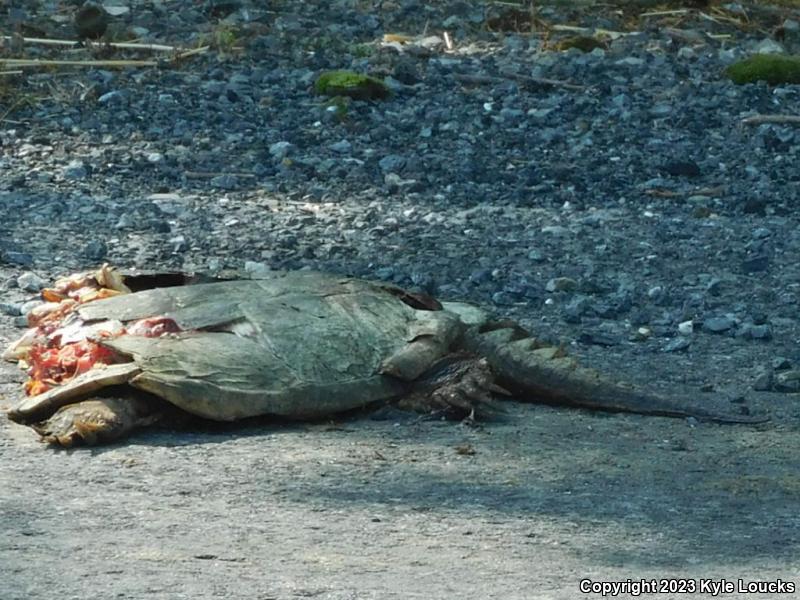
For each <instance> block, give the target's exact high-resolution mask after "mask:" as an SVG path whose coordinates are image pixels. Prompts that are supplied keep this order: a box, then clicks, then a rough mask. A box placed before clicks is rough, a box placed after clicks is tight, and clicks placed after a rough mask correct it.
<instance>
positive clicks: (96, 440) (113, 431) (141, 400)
mask: <svg viewBox="0 0 800 600" xmlns="http://www.w3.org/2000/svg"><path fill="white" fill-rule="evenodd" d="M159 404H160V403H159V402H158V401H157V400H155V399H153V398H150V397H147V396H145V395H143V394H138V393H130V392H127V391H126V392H125V393H123V395H119V396H107V397H94V398H89V399H87V400H83V401H81V402H76V403H75V404H68V405H67V406H64V407H62V408H60V409H59V410H58V411H56V413H55V414H54V415H53V416H51V417H50V418H49V419H47V420H45V421H41V422H39V423H35V424H33V425H31V427H33V429H34V430H36V432H37V433H38V434H39V435H40V436H41V437H42V441H44V442H46V443H48V444H52V445H55V446H61V447H63V448H71V447H73V446H77V445H85V446H94V445H96V444H106V443H109V442H113V441H115V440H118V439H121V438H123V437H125V436H127V435H128V434H129V433H130V432H131V431H133V430H134V429H136V428H138V427H144V426H147V425H151V424H153V423H156V422H157V421H159V420H160V419H161V416H162V413H161V411H160V409H159V406H158V405H159Z"/></svg>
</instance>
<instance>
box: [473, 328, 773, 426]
mask: <svg viewBox="0 0 800 600" xmlns="http://www.w3.org/2000/svg"><path fill="white" fill-rule="evenodd" d="M463 345H464V347H465V348H466V350H467V351H469V352H472V353H474V354H476V355H478V356H483V357H486V359H487V360H488V361H489V364H490V365H491V366H492V369H493V371H494V372H495V374H496V376H497V382H498V384H499V385H500V386H502V387H503V388H505V389H507V390H508V391H509V392H511V394H512V395H513V396H514V397H515V398H518V399H520V400H530V401H532V402H542V403H546V404H555V405H568V406H577V407H582V408H587V409H590V410H602V411H609V412H630V413H638V414H643V415H658V416H665V417H694V418H696V419H698V420H702V421H713V422H718V423H763V422H764V421H768V420H769V418H768V417H758V416H749V415H729V414H723V413H718V412H715V411H713V410H706V409H705V408H702V407H698V406H694V405H692V404H690V403H689V402H686V401H682V400H680V399H676V398H668V397H664V396H661V395H658V394H655V393H651V392H647V391H642V390H638V389H636V388H634V387H632V386H629V385H626V384H623V383H618V382H615V381H611V380H609V379H607V378H606V377H604V376H603V375H602V374H601V373H599V372H597V371H595V370H594V369H589V368H586V367H582V366H580V365H579V364H578V363H577V362H576V361H575V360H574V359H573V358H570V357H569V356H567V355H566V353H565V352H564V349H563V348H557V347H554V346H550V345H546V344H542V343H541V342H539V341H537V340H536V339H535V338H533V337H530V335H529V334H528V333H527V332H526V331H525V330H524V329H522V328H521V327H519V326H518V325H516V324H514V323H510V322H502V321H501V322H493V323H488V324H485V325H483V326H481V327H480V328H472V329H470V330H469V331H468V332H467V333H466V334H465V339H464V341H463Z"/></svg>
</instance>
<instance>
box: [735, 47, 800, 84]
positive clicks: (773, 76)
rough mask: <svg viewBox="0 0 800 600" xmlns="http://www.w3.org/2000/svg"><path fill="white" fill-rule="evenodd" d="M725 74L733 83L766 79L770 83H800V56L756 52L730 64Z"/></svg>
mask: <svg viewBox="0 0 800 600" xmlns="http://www.w3.org/2000/svg"><path fill="white" fill-rule="evenodd" d="M725 74H726V75H727V76H728V77H730V78H731V80H732V81H733V82H734V83H738V84H744V83H753V82H755V81H766V82H767V83H769V84H770V85H780V84H782V83H800V56H783V55H780V54H756V55H754V56H751V57H749V58H746V59H744V60H742V61H739V62H737V63H734V64H732V65H730V66H729V67H728V68H727V69H725Z"/></svg>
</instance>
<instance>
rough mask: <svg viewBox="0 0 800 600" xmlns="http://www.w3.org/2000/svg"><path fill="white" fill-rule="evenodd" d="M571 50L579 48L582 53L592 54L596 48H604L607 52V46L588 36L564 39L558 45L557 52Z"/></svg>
mask: <svg viewBox="0 0 800 600" xmlns="http://www.w3.org/2000/svg"><path fill="white" fill-rule="evenodd" d="M570 48H577V49H578V50H580V51H581V52H591V51H592V50H594V49H595V48H602V49H603V50H605V49H606V48H607V46H606V45H605V44H604V43H603V42H601V41H600V40H598V39H597V38H593V37H589V36H586V35H576V36H572V37H568V38H564V39H563V40H560V41H559V42H558V43H557V44H556V50H561V51H562V52H563V51H565V50H569V49H570Z"/></svg>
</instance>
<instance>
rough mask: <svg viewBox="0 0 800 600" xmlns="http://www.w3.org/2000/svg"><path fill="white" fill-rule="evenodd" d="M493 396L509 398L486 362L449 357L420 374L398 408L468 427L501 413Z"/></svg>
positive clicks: (458, 356)
mask: <svg viewBox="0 0 800 600" xmlns="http://www.w3.org/2000/svg"><path fill="white" fill-rule="evenodd" d="M493 394H502V395H506V396H507V395H509V393H508V392H507V391H506V390H505V389H503V388H501V387H500V386H499V385H497V384H496V383H495V382H494V373H492V369H491V367H490V366H489V363H488V362H487V361H486V359H477V358H474V357H471V356H464V355H451V356H447V357H445V358H443V359H441V360H440V361H438V362H437V363H435V364H434V365H433V366H432V367H431V368H430V369H429V370H428V371H427V372H426V373H425V374H423V376H422V377H421V378H420V379H419V380H418V381H417V382H415V384H414V388H413V389H412V391H411V393H410V394H409V395H408V396H406V397H405V398H403V399H401V400H400V401H399V402H398V406H399V407H400V408H405V409H411V410H415V411H417V412H425V413H430V412H433V413H439V414H442V415H444V416H446V417H448V418H453V419H464V420H465V421H466V422H468V423H469V422H474V421H475V419H476V417H477V418H485V417H491V416H495V415H497V414H498V413H502V412H503V411H502V409H500V407H499V406H498V405H497V403H496V402H495V401H494V399H493Z"/></svg>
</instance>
